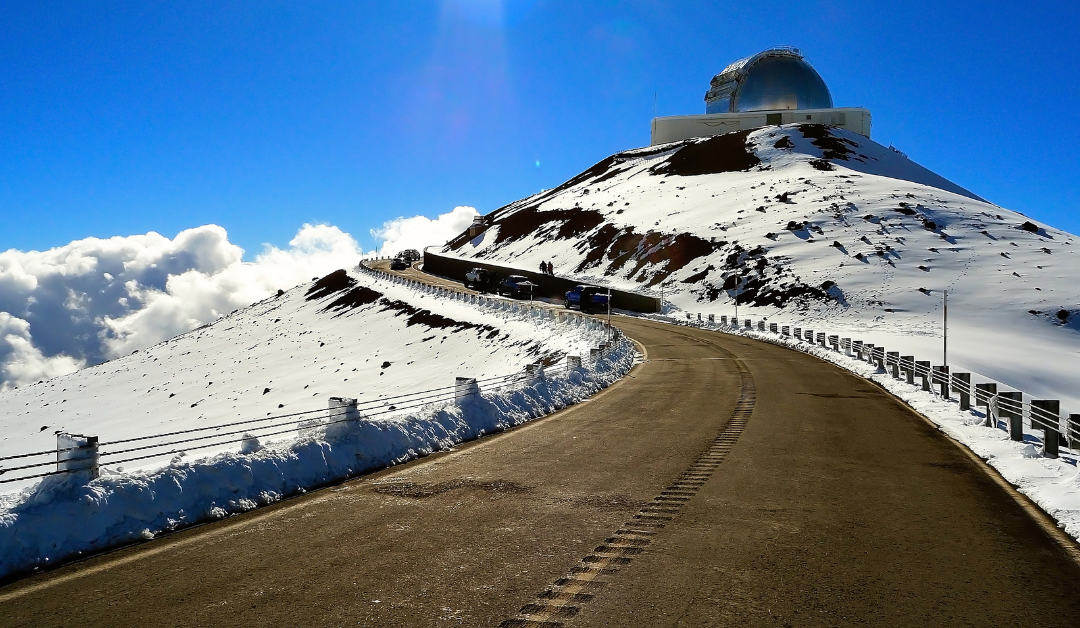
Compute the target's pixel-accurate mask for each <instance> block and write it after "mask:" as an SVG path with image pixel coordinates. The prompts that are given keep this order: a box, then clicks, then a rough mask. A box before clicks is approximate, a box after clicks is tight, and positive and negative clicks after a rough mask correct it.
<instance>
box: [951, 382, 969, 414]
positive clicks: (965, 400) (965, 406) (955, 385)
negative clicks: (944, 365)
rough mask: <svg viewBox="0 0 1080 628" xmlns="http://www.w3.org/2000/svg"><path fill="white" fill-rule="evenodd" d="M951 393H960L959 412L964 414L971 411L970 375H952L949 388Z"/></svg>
mask: <svg viewBox="0 0 1080 628" xmlns="http://www.w3.org/2000/svg"><path fill="white" fill-rule="evenodd" d="M950 387H951V388H952V389H953V391H955V392H958V393H960V411H961V412H966V411H968V410H970V409H971V373H953V374H952V382H951V386H950Z"/></svg>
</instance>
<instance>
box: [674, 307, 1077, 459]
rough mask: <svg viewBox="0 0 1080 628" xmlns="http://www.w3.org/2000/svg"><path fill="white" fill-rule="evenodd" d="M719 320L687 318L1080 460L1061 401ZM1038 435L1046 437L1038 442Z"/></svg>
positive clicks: (828, 340)
mask: <svg viewBox="0 0 1080 628" xmlns="http://www.w3.org/2000/svg"><path fill="white" fill-rule="evenodd" d="M719 319H720V320H719V321H717V320H716V316H715V315H713V314H708V315H705V316H703V315H702V314H697V315H696V317H695V316H694V315H693V314H691V313H686V324H688V325H692V326H696V327H702V328H708V329H716V330H718V331H731V330H739V331H744V332H745V331H753V332H758V333H759V334H764V335H763V336H759V337H760V338H761V339H763V340H766V341H772V340H775V341H780V340H781V339H784V340H789V341H795V342H796V343H798V344H797V345H796V346H802V347H803V348H805V347H806V346H807V345H813V346H817V347H821V348H824V349H831V350H832V351H835V352H837V353H841V354H844V355H847V356H850V357H853V358H855V359H857V360H859V361H862V362H867V363H870V364H873V365H875V366H876V367H877V369H878V372H879V373H887V374H889V375H890V376H891V377H892V378H893V379H897V380H902V381H906V382H907V383H908V384H910V385H913V386H917V387H919V388H921V390H923V391H926V392H929V393H930V394H932V395H934V396H935V397H937V398H939V399H942V400H946V401H955V402H956V403H957V404H958V406H959V409H960V410H961V411H965V412H972V413H974V415H975V416H982V417H983V425H985V426H986V427H992V428H997V429H1001V430H1003V431H1005V432H1007V433H1008V434H1009V437H1010V438H1011V439H1012V440H1014V441H1018V442H1023V441H1025V440H1027V441H1031V442H1041V444H1042V454H1043V455H1044V456H1047V457H1051V458H1056V457H1058V455H1059V453H1060V450H1061V449H1062V448H1066V449H1068V450H1070V451H1071V452H1072V453H1073V454H1080V414H1066V413H1062V411H1061V403H1060V400H1058V399H1040V398H1036V397H1034V396H1033V395H1030V394H1028V393H1025V392H1024V391H1022V390H1018V389H1015V388H1013V387H1011V386H1008V385H1006V384H1004V383H1002V382H999V381H997V380H994V379H993V378H991V377H987V376H985V375H982V374H980V373H977V372H974V371H956V370H954V369H953V368H952V367H950V366H949V365H947V364H936V365H935V364H934V363H933V362H931V361H929V360H919V359H917V358H916V356H914V355H901V352H899V351H888V350H887V349H886V348H885V347H884V346H877V345H874V344H873V343H869V342H864V341H862V340H858V339H853V338H850V337H841V336H840V335H839V334H830V333H828V332H824V331H820V330H815V329H810V328H804V327H795V326H792V325H782V324H778V323H768V322H766V321H765V320H762V319H758V320H756V321H754V320H752V319H749V318H745V319H741V320H739V319H735V318H734V317H732V318H731V319H729V318H728V317H727V316H720V317H719ZM680 322H681V321H680ZM740 323H741V324H740ZM977 408H984V409H983V410H978V409H977ZM1034 432H1042V437H1041V438H1039V437H1038V436H1036V435H1035V434H1033V433H1034Z"/></svg>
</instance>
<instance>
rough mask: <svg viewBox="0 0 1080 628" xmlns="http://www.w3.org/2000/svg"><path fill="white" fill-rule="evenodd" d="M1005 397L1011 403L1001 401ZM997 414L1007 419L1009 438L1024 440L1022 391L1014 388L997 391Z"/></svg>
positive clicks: (1018, 440)
mask: <svg viewBox="0 0 1080 628" xmlns="http://www.w3.org/2000/svg"><path fill="white" fill-rule="evenodd" d="M1002 399H1006V400H1008V401H1011V402H1012V403H1001V401H1000V400H1002ZM998 400H999V401H998V414H1000V415H1002V416H1004V417H1006V418H1008V419H1009V438H1011V439H1012V440H1014V441H1017V442H1023V440H1024V393H1022V392H1020V391H1018V390H1015V391H1009V392H1001V393H998Z"/></svg>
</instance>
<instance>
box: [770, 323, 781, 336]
mask: <svg viewBox="0 0 1080 628" xmlns="http://www.w3.org/2000/svg"><path fill="white" fill-rule="evenodd" d="M778 330H779V326H778V325H777V324H776V323H769V331H771V332H772V333H774V334H775V333H776V332H777V331H778Z"/></svg>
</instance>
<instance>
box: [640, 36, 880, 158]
mask: <svg viewBox="0 0 1080 628" xmlns="http://www.w3.org/2000/svg"><path fill="white" fill-rule="evenodd" d="M797 122H801V123H817V124H827V125H830V126H838V127H842V128H845V129H847V130H849V131H853V132H855V133H858V134H860V135H865V136H866V137H870V111H869V110H868V109H863V108H862V107H833V100H832V94H830V93H829V88H828V86H826V85H825V81H823V80H822V79H821V76H820V75H819V74H818V73H817V71H816V70H814V68H813V67H812V66H811V65H810V64H809V63H808V62H807V61H806V58H805V57H803V54H802V52H801V51H800V50H799V49H798V48H791V47H789V46H778V47H775V48H769V49H768V50H765V51H762V52H759V53H757V54H756V55H754V56H752V57H746V58H745V59H739V60H738V61H736V62H735V63H732V64H731V65H729V66H727V67H726V68H724V71H723V72H721V73H720V74H717V75H716V76H714V77H713V79H712V81H711V83H710V84H709V91H707V92H706V93H705V115H699V116H669V117H664V118H653V121H652V145H654V146H655V145H656V144H665V143H667V142H675V141H678V140H685V139H689V138H692V137H708V136H710V135H720V134H722V133H730V132H732V131H741V130H745V129H756V128H759V127H763V126H768V125H773V124H792V123H797Z"/></svg>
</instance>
